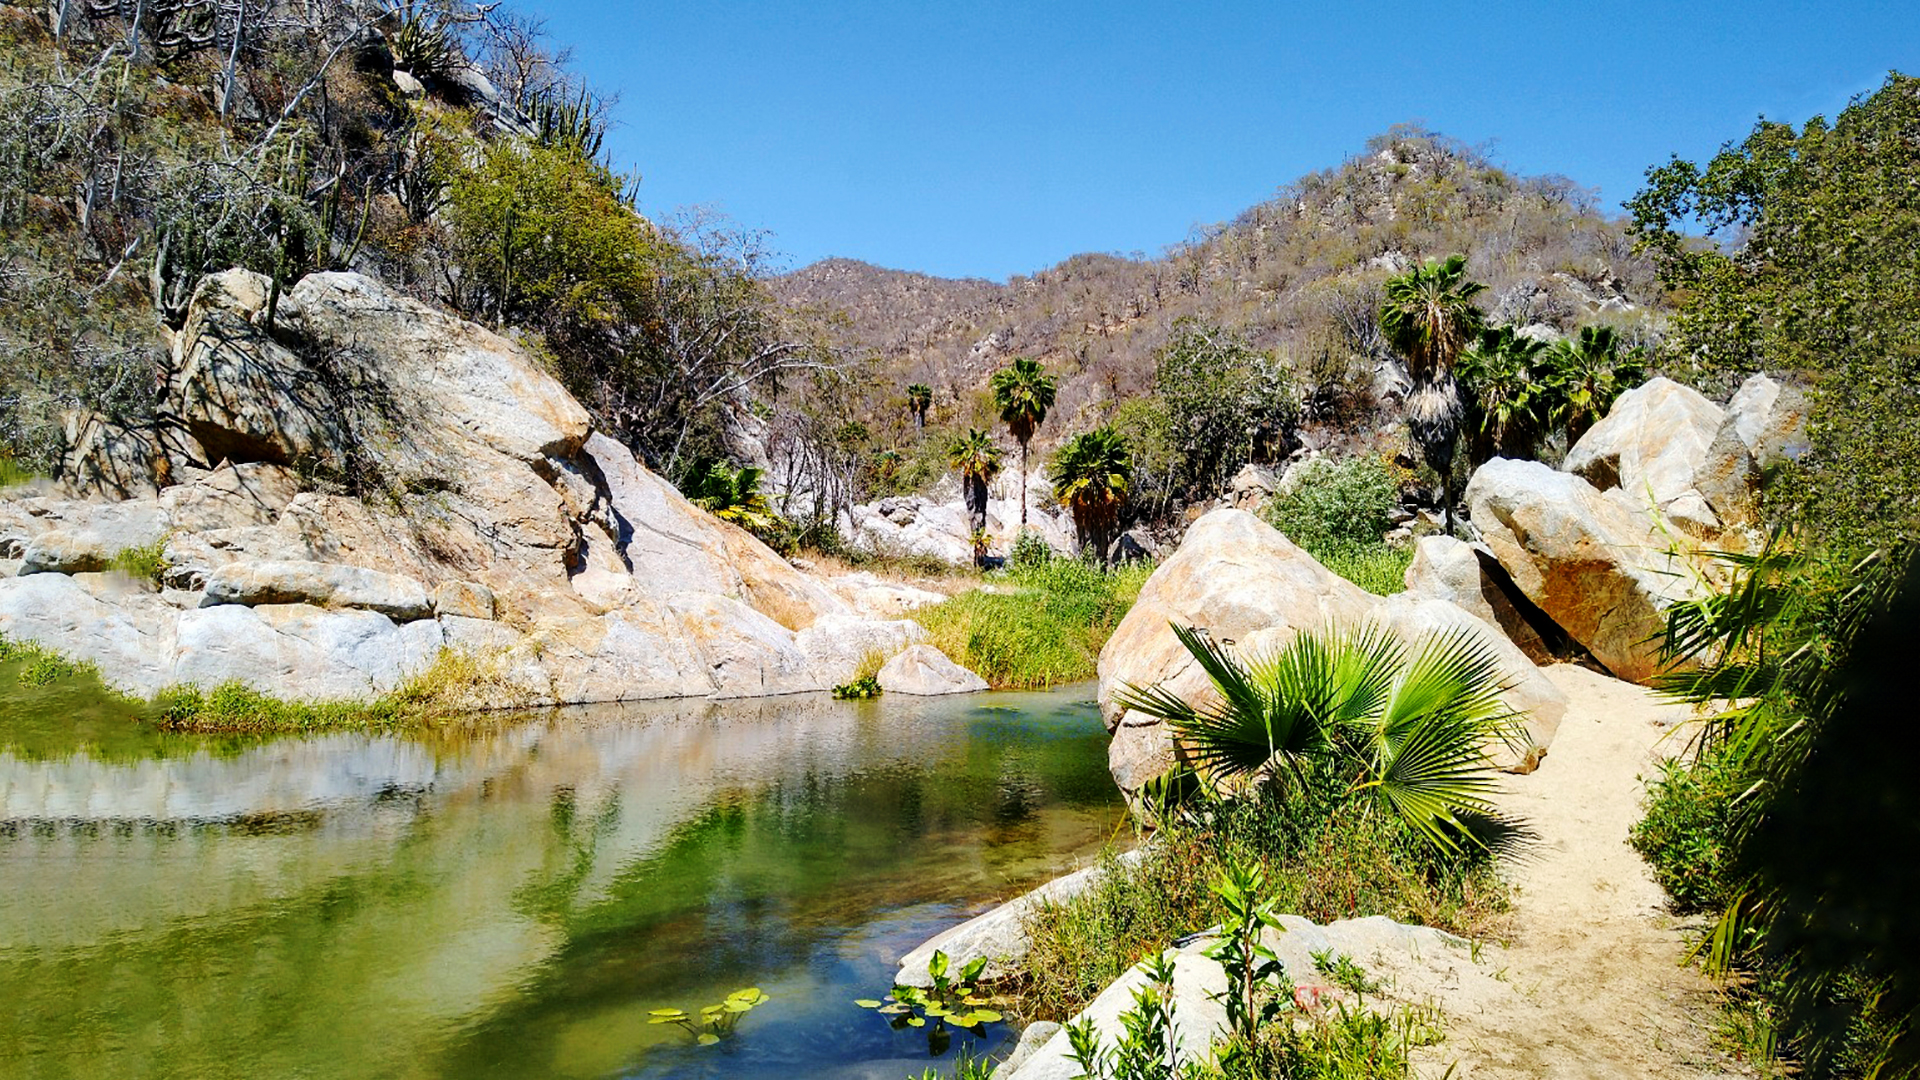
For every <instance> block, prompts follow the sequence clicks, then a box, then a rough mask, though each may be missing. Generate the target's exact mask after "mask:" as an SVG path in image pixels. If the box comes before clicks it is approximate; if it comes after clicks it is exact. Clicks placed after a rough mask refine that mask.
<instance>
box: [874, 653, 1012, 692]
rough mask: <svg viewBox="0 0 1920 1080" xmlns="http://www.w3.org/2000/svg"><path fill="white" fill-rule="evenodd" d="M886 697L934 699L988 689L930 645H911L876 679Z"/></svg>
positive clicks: (882, 668) (888, 663)
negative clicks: (905, 695)
mask: <svg viewBox="0 0 1920 1080" xmlns="http://www.w3.org/2000/svg"><path fill="white" fill-rule="evenodd" d="M876 678H877V679H878V681H879V683H880V689H881V690H883V691H885V692H887V693H889V694H912V695H914V696H916V697H937V696H940V695H943V694H972V693H976V692H978V691H981V690H985V689H987V680H985V679H983V678H981V677H980V676H978V675H975V674H974V673H973V672H971V671H968V670H967V669H966V668H963V667H961V666H960V665H959V664H956V663H954V662H953V661H951V660H949V659H947V655H946V654H945V653H943V652H941V651H940V650H939V649H936V648H934V647H933V646H931V645H912V646H909V647H907V648H906V649H903V650H901V652H900V653H899V654H898V655H896V656H895V657H894V658H893V659H891V660H889V661H887V662H886V664H885V665H884V666H883V667H881V669H880V673H879V674H878V675H877V676H876Z"/></svg>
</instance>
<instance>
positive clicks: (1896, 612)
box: [1635, 537, 1920, 1077]
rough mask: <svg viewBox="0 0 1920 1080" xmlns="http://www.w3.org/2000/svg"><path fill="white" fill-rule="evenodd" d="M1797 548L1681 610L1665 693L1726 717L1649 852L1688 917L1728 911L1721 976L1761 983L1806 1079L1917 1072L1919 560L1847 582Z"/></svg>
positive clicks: (1672, 781) (1712, 949)
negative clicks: (1914, 690) (1915, 640)
mask: <svg viewBox="0 0 1920 1080" xmlns="http://www.w3.org/2000/svg"><path fill="white" fill-rule="evenodd" d="M1789 540H1790V538H1786V537H1776V538H1775V539H1774V541H1773V542H1772V543H1771V544H1769V546H1768V547H1767V548H1766V549H1765V550H1763V551H1762V552H1760V553H1759V554H1757V555H1740V556H1734V555H1728V556H1724V558H1725V559H1726V560H1727V561H1728V563H1729V564H1730V568H1731V571H1732V579H1733V580H1732V584H1731V585H1730V587H1728V588H1727V589H1726V590H1725V591H1724V592H1723V593H1721V594H1719V595H1716V596H1711V597H1708V598H1706V599H1704V600H1700V601H1695V602H1692V603H1689V604H1684V605H1680V606H1678V607H1677V608H1676V609H1675V610H1674V611H1672V612H1671V613H1670V615H1669V621H1668V629H1667V637H1666V643H1667V648H1668V651H1669V654H1670V655H1672V656H1673V657H1675V658H1678V659H1685V660H1690V661H1694V662H1696V663H1697V664H1698V666H1697V668H1694V669H1691V670H1689V669H1685V668H1683V669H1682V670H1680V671H1679V672H1678V673H1676V674H1674V675H1671V676H1669V677H1668V678H1666V679H1665V680H1664V682H1663V686H1664V688H1665V689H1666V690H1667V691H1668V692H1669V693H1670V694H1672V695H1674V696H1675V697H1677V698H1679V699H1680V700H1683V701H1688V702H1691V703H1694V704H1697V705H1702V706H1708V707H1713V708H1715V709H1716V710H1717V711H1716V712H1715V713H1714V714H1712V715H1711V716H1709V717H1708V718H1707V719H1706V720H1705V721H1704V723H1703V725H1702V731H1701V734H1700V737H1699V739H1698V740H1697V743H1696V745H1697V747H1698V748H1699V752H1700V756H1699V758H1698V760H1697V761H1695V762H1694V763H1693V764H1692V765H1691V766H1690V767H1685V766H1676V767H1675V769H1674V770H1673V771H1671V772H1670V774H1669V776H1667V777H1665V778H1663V779H1662V781H1661V782H1660V783H1659V784H1657V785H1656V787H1655V789H1654V798H1653V799H1652V801H1651V802H1650V804H1649V813H1648V818H1647V820H1646V821H1644V822H1642V823H1641V826H1640V827H1639V828H1638V829H1637V830H1636V831H1635V840H1636V842H1637V844H1638V845H1639V846H1640V847H1641V850H1642V851H1643V853H1645V854H1647V855H1648V857H1649V859H1650V861H1652V862H1653V864H1654V866H1655V869H1656V872H1657V873H1658V874H1659V876H1660V877H1661V879H1662V881H1663V884H1667V885H1668V886H1669V888H1670V889H1678V890H1679V891H1678V892H1675V893H1674V894H1673V895H1674V900H1675V903H1676V904H1677V905H1688V904H1698V905H1706V904H1719V905H1723V906H1722V907H1721V909H1720V916H1719V919H1718V922H1717V923H1716V925H1715V926H1714V929H1713V932H1712V934H1711V935H1710V936H1709V938H1708V939H1707V940H1706V941H1705V942H1704V943H1703V945H1702V948H1703V951H1704V953H1705V956H1706V960H1707V963H1708V966H1709V969H1710V970H1713V971H1716V972H1724V971H1728V970H1732V969H1743V970H1745V971H1747V972H1748V973H1750V976H1751V977H1752V978H1753V980H1754V985H1756V986H1757V987H1759V995H1760V997H1761V999H1762V1001H1761V1003H1760V1006H1761V1007H1760V1008H1758V1009H1753V1008H1747V1010H1746V1011H1747V1012H1748V1013H1749V1014H1750V1015H1758V1016H1761V1017H1762V1018H1764V1019H1765V1020H1767V1021H1770V1023H1771V1025H1772V1027H1773V1028H1774V1029H1775V1030H1777V1032H1778V1034H1779V1037H1780V1038H1779V1042H1780V1046H1781V1048H1782V1049H1783V1050H1784V1051H1786V1052H1788V1053H1790V1054H1791V1055H1794V1056H1797V1057H1798V1058H1799V1059H1800V1066H1801V1071H1802V1073H1803V1074H1804V1075H1808V1076H1813V1077H1851V1076H1868V1075H1893V1076H1903V1075H1912V1074H1913V1073H1914V1072H1915V1071H1916V1070H1920V1041H1917V1040H1916V1039H1915V1038H1914V1031H1915V1025H1916V1023H1917V1022H1920V965H1916V962H1915V957H1916V956H1920V938H1917V936H1916V930H1915V927H1914V925H1913V922H1912V919H1911V917H1910V912H1911V897H1912V895H1913V894H1914V891H1915V890H1916V889H1920V867H1916V866H1914V865H1911V860H1904V859H1894V860H1888V859H1887V858H1885V857H1884V856H1885V853H1887V852H1891V851H1906V850H1911V849H1912V848H1913V847H1914V846H1915V845H1916V844H1920V805H1916V802H1917V800H1916V798H1915V796H1914V793H1913V787H1912V784H1911V783H1910V777H1909V776H1908V775H1907V773H1908V772H1909V771H1910V770H1909V769H1908V768H1907V766H1906V761H1905V758H1906V755H1903V754H1901V753H1900V752H1899V748H1903V747H1904V746H1906V745H1908V741H1910V735H1911V732H1910V731H1909V730H1908V728H1907V725H1906V724H1905V705H1904V702H1905V701H1906V699H1907V695H1908V692H1909V687H1908V683H1909V680H1908V679H1907V678H1906V671H1907V668H1908V667H1910V660H1911V656H1910V648H1909V637H1910V632H1911V627H1912V626H1913V625H1914V623H1915V621H1916V620H1920V563H1915V562H1913V561H1912V560H1911V558H1910V557H1909V556H1908V555H1906V554H1902V555H1901V556H1900V557H1898V558H1890V559H1879V560H1875V561H1870V562H1868V563H1863V564H1858V565H1855V566H1853V567H1847V566H1846V565H1845V564H1836V563H1833V562H1830V561H1828V560H1827V559H1824V558H1818V557H1814V556H1810V555H1806V554H1798V553H1794V552H1792V551H1791V550H1790V549H1789V548H1788V547H1787V546H1786V545H1787V543H1788V542H1789ZM1682 769H1684V770H1685V771H1684V772H1683V771H1681V770H1682ZM1748 1004H1750V1003H1748ZM1741 1007H1742V1003H1741V1002H1740V1001H1739V999H1738V998H1737V997H1736V1008H1741Z"/></svg>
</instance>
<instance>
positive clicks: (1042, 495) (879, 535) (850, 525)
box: [843, 471, 1074, 566]
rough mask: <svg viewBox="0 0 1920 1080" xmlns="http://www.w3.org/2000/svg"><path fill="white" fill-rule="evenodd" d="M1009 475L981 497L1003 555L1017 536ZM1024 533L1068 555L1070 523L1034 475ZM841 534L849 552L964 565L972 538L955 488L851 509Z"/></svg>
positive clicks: (1016, 504)
mask: <svg viewBox="0 0 1920 1080" xmlns="http://www.w3.org/2000/svg"><path fill="white" fill-rule="evenodd" d="M1018 485H1019V480H1018V476H1017V474H1015V473H1002V474H1001V475H1000V477H999V478H998V479H996V481H995V482H994V484H993V486H992V488H991V489H990V492H989V497H988V499H987V533H988V535H989V536H991V537H992V538H993V542H992V545H991V551H992V553H993V554H995V555H1000V556H1004V555H1006V554H1008V553H1009V552H1010V551H1012V549H1013V543H1014V540H1015V538H1016V537H1017V535H1018V534H1019V532H1020V499H1019V495H1020V489H1019V486H1018ZM1027 530H1028V531H1029V532H1032V533H1034V534H1035V535H1037V536H1039V537H1040V539H1041V540H1043V541H1045V542H1046V545H1047V546H1048V547H1049V548H1051V549H1052V550H1053V551H1054V553H1055V554H1058V555H1071V554H1073V552H1074V531H1073V520H1072V518H1070V517H1068V516H1067V514H1066V513H1065V512H1064V511H1062V510H1061V509H1060V505H1059V503H1058V502H1057V501H1056V500H1055V499H1054V497H1053V488H1052V487H1051V485H1049V484H1048V483H1047V481H1046V479H1045V478H1044V477H1043V476H1041V475H1040V473H1039V472H1037V471H1036V472H1035V473H1034V474H1033V475H1032V476H1030V477H1028V478H1027ZM843 531H844V532H845V533H846V534H847V540H848V542H849V543H850V544H852V545H853V546H854V547H855V548H858V549H861V550H866V551H874V552H879V553H883V554H888V555H903V556H927V557H931V558H935V559H939V560H941V561H943V562H948V563H953V564H954V565H956V566H964V565H967V564H970V563H972V562H973V538H972V537H973V534H972V531H971V529H970V528H969V525H968V519H967V508H966V505H965V504H964V503H963V502H962V501H961V499H960V494H959V491H958V489H957V488H954V489H953V490H952V491H951V492H946V491H940V492H939V493H938V494H937V495H936V496H923V495H898V496H892V497H889V498H885V499H881V500H879V501H877V502H871V503H865V504H862V505H860V506H856V507H854V508H853V510H852V511H851V514H850V516H849V517H848V519H847V520H846V522H845V528H844V529H843Z"/></svg>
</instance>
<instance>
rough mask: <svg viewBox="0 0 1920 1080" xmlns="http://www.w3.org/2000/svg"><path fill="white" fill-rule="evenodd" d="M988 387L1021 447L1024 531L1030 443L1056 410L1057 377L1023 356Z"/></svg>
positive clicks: (1021, 510)
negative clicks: (1034, 434)
mask: <svg viewBox="0 0 1920 1080" xmlns="http://www.w3.org/2000/svg"><path fill="white" fill-rule="evenodd" d="M987 385H988V386H989V387H990V388H991V389H992V390H993V403H994V405H995V406H996V407H997V408H998V409H999V410H1000V419H1001V420H1003V421H1005V422H1006V425H1007V431H1009V432H1010V433H1012V435H1013V441H1014V442H1017V443H1019V444H1020V528H1021V530H1022V531H1023V532H1024V531H1025V530H1026V527H1027V444H1028V443H1030V442H1031V441H1032V440H1033V429H1034V428H1037V427H1039V426H1040V423H1041V421H1043V420H1045V419H1046V418H1047V410H1048V409H1051V408H1053V391H1054V385H1053V376H1051V375H1049V374H1047V371H1046V369H1045V368H1043V367H1041V366H1040V361H1038V360H1035V359H1033V358H1032V357H1028V356H1021V357H1016V358H1015V359H1014V361H1013V363H1011V364H1008V365H1007V366H1006V367H1003V368H1001V369H1000V370H999V371H996V372H994V373H993V378H992V379H991V380H989V382H988V383H987Z"/></svg>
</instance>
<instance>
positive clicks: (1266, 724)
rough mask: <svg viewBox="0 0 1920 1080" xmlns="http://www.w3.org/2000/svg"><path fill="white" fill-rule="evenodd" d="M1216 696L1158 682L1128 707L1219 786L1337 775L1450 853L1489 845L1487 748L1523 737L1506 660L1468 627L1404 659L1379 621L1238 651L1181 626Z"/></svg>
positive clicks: (1300, 784)
mask: <svg viewBox="0 0 1920 1080" xmlns="http://www.w3.org/2000/svg"><path fill="white" fill-rule="evenodd" d="M1174 634H1175V635H1176V636H1177V637H1178V638H1179V639H1180V644H1181V645H1182V646H1184V647H1185V648H1186V650H1187V652H1188V653H1189V654H1190V655H1192V657H1193V658H1194V660H1195V662H1197V663H1198V664H1199V665H1200V667H1201V669H1202V670H1204V671H1205V672H1206V674H1207V677H1208V679H1209V680H1210V681H1211V682H1212V683H1213V686H1214V689H1215V690H1216V691H1218V693H1219V695H1220V697H1221V699H1222V700H1221V702H1220V703H1219V704H1215V705H1209V706H1207V707H1205V708H1195V707H1194V706H1193V705H1191V704H1189V703H1188V702H1187V701H1186V700H1185V699H1183V698H1181V697H1179V696H1177V695H1175V694H1173V693H1172V692H1171V691H1168V690H1167V689H1165V688H1164V687H1162V686H1153V687H1139V686H1135V685H1133V684H1131V683H1129V684H1127V685H1126V686H1124V687H1123V688H1122V689H1121V691H1120V693H1119V694H1118V695H1116V700H1117V701H1118V702H1119V703H1120V704H1121V705H1122V706H1123V707H1125V708H1128V709H1133V710H1137V711H1139V712H1142V713H1145V714H1146V715H1149V716H1156V717H1159V718H1160V719H1162V720H1165V721H1166V722H1167V723H1168V724H1169V725H1171V727H1172V728H1173V730H1174V733H1175V736H1176V737H1177V738H1178V739H1179V740H1180V742H1181V744H1182V745H1183V746H1185V747H1187V748H1188V754H1189V756H1190V757H1191V758H1192V759H1193V760H1194V761H1195V762H1196V764H1197V765H1198V767H1199V769H1200V770H1201V772H1202V774H1203V775H1204V776H1206V777H1207V778H1208V779H1210V780H1211V781H1212V782H1213V783H1214V784H1216V785H1227V786H1237V785H1244V784H1246V783H1250V782H1258V781H1265V782H1268V783H1272V784H1277V785H1280V786H1281V787H1282V789H1283V790H1285V791H1287V792H1290V793H1291V792H1298V791H1300V790H1301V789H1303V788H1308V787H1311V786H1314V785H1326V784H1332V785H1335V786H1337V787H1341V788H1343V789H1347V790H1352V791H1355V792H1356V793H1359V794H1360V796H1361V801H1362V804H1363V805H1364V804H1365V803H1367V802H1372V803H1375V804H1377V805H1378V806H1379V808H1380V809H1382V810H1388V811H1391V812H1392V813H1395V814H1397V815H1399V817H1400V818H1401V820H1402V821H1403V822H1405V823H1406V824H1407V825H1408V826H1409V827H1410V828H1411V829H1413V830H1414V831H1415V832H1416V833H1417V834H1418V835H1420V836H1421V837H1422V838H1423V839H1425V840H1426V841H1427V842H1429V843H1431V844H1433V845H1435V846H1436V847H1440V848H1443V849H1445V850H1448V851H1458V850H1459V849H1460V847H1461V845H1462V844H1463V843H1466V844H1468V845H1478V844H1479V843H1481V841H1480V840H1479V838H1478V837H1477V836H1476V835H1475V834H1474V832H1473V830H1472V828H1471V826H1472V825H1473V823H1477V822H1484V821H1487V820H1489V819H1491V818H1492V816H1493V806H1492V804H1491V803H1490V802H1489V801H1488V795H1489V793H1490V792H1491V791H1492V788H1493V763H1492V761H1491V760H1490V759H1489V758H1488V757H1487V753H1486V749H1485V747H1486V745H1487V743H1489V742H1490V741H1493V740H1507V741H1511V740H1513V739H1514V738H1515V737H1516V731H1517V718H1516V717H1515V715H1514V714H1513V713H1512V712H1511V710H1509V709H1508V708H1507V707H1506V705H1505V704H1504V703H1503V702H1502V701H1501V698H1500V694H1501V692H1502V691H1504V690H1505V689H1506V688H1507V684H1506V682H1505V681H1504V678H1503V676H1502V675H1501V673H1500V668H1499V664H1498V662H1497V661H1496V660H1495V659H1494V658H1493V655H1492V654H1491V653H1490V652H1488V651H1487V649H1486V648H1485V647H1484V646H1483V645H1481V644H1479V643H1478V642H1477V641H1476V640H1475V639H1474V638H1473V637H1472V636H1471V635H1470V634H1468V633H1466V632H1464V631H1457V632H1454V633H1450V634H1443V635H1437V636H1433V637H1430V638H1428V639H1427V640H1426V641H1425V642H1424V643H1423V644H1422V645H1421V647H1420V648H1419V650H1418V651H1417V652H1416V653H1415V654H1414V656H1413V658H1412V660H1411V662H1409V661H1408V660H1407V658H1406V656H1405V654H1404V653H1403V652H1402V650H1401V648H1400V646H1399V644H1398V643H1397V642H1395V641H1394V640H1393V639H1392V638H1390V637H1388V636H1386V635H1385V634H1384V633H1381V632H1379V631H1376V630H1369V631H1364V632H1362V633H1360V634H1357V635H1352V636H1347V635H1338V634H1334V635H1328V634H1319V633H1311V632H1308V633H1301V634H1299V635H1297V636H1296V637H1294V638H1293V640H1292V641H1290V642H1288V644H1287V645H1286V646H1285V647H1284V648H1282V649H1280V650H1279V651H1278V652H1275V653H1272V654H1270V655H1266V656H1260V657H1255V658H1253V659H1250V660H1248V661H1245V662H1243V661H1241V660H1240V659H1239V658H1237V657H1235V656H1234V655H1233V654H1231V653H1230V652H1228V651H1227V648H1226V647H1225V646H1223V645H1221V644H1219V643H1217V642H1214V641H1213V640H1211V639H1210V638H1208V637H1207V636H1205V635H1204V634H1202V633H1200V632H1198V631H1195V630H1194V629H1192V628H1190V627H1181V626H1175V627H1174Z"/></svg>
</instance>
